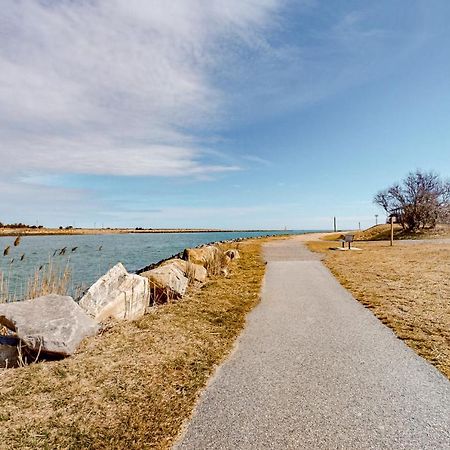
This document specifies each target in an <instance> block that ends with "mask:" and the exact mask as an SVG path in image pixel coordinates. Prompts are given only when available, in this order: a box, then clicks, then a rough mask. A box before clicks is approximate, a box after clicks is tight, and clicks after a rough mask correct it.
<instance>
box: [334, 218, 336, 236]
mask: <svg viewBox="0 0 450 450" xmlns="http://www.w3.org/2000/svg"><path fill="white" fill-rule="evenodd" d="M336 231H337V229H336V217H334V232H335V233H336Z"/></svg>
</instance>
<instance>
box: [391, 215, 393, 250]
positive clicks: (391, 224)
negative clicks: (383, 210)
mask: <svg viewBox="0 0 450 450" xmlns="http://www.w3.org/2000/svg"><path fill="white" fill-rule="evenodd" d="M393 245H394V217H393V216H391V247H392V246H393Z"/></svg>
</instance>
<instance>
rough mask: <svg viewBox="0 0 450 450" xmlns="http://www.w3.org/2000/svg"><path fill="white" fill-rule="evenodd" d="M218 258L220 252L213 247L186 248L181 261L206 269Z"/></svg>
mask: <svg viewBox="0 0 450 450" xmlns="http://www.w3.org/2000/svg"><path fill="white" fill-rule="evenodd" d="M219 256H220V250H219V248H218V247H216V246H215V245H205V246H204V247H199V248H187V249H186V250H185V251H184V255H183V259H185V260H186V261H190V262H191V263H193V264H199V265H201V266H203V267H207V266H208V264H210V263H211V262H212V261H214V260H215V259H217V258H218V257H219Z"/></svg>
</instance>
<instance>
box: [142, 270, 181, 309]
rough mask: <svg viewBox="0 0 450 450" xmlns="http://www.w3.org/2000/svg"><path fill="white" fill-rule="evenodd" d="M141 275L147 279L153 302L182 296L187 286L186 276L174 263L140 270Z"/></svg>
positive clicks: (162, 301) (163, 301) (161, 301)
mask: <svg viewBox="0 0 450 450" xmlns="http://www.w3.org/2000/svg"><path fill="white" fill-rule="evenodd" d="M141 276H142V277H145V278H147V279H148V280H149V284H150V292H151V297H152V303H153V304H156V303H165V302H167V301H169V300H173V299H178V298H180V297H182V296H183V295H184V294H185V292H186V289H187V286H188V278H187V277H186V276H185V274H184V272H183V271H182V270H181V269H180V267H179V266H178V265H177V264H176V263H167V264H165V265H162V266H159V267H156V268H155V269H152V270H148V271H147V272H142V273H141Z"/></svg>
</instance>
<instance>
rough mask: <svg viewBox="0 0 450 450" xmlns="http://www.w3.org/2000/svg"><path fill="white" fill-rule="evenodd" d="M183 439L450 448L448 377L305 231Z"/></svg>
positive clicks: (195, 447)
mask: <svg viewBox="0 0 450 450" xmlns="http://www.w3.org/2000/svg"><path fill="white" fill-rule="evenodd" d="M265 257H266V260H267V271H266V277H265V283H264V288H263V294H262V300H261V303H260V304H259V305H258V306H257V307H256V308H255V309H254V310H253V311H252V313H251V314H250V315H249V318H248V322H247V325H246V328H245V330H244V332H243V334H242V335H241V337H240V339H239V341H238V344H237V346H236V348H235V350H234V352H233V353H232V355H231V356H230V357H229V359H228V360H227V361H226V362H225V363H224V364H223V365H222V366H221V367H220V368H219V369H218V371H217V373H216V375H215V376H214V377H213V379H212V380H211V382H210V383H209V385H208V387H207V388H206V389H205V391H204V392H203V394H202V396H201V398H200V400H199V403H198V405H197V408H196V410H195V412H194V415H193V417H192V419H191V420H190V421H189V423H188V424H187V427H186V428H185V430H184V433H183V435H182V436H181V438H180V440H179V441H178V444H176V446H175V448H177V449H180V450H181V449H192V450H203V449H208V450H213V449H258V450H262V449H346V450H350V449H389V450H394V449H450V382H449V381H448V380H447V379H446V378H445V377H444V376H443V375H442V374H440V373H439V372H438V371H437V370H436V369H435V368H434V367H433V366H431V365H430V364H428V363H427V362H426V361H425V360H423V359H422V358H420V357H419V356H417V355H416V354H415V353H414V352H413V351H412V350H411V349H409V348H408V347H407V346H406V345H405V344H404V343H403V342H402V341H401V340H399V339H398V338H396V336H395V335H394V334H393V333H392V332H391V331H390V330H389V329H388V328H387V327H385V326H384V325H383V324H382V323H381V322H380V321H379V320H378V319H376V318H375V317H374V316H373V315H372V313H371V312H370V311H369V310H367V309H365V308H364V307H363V306H362V305H361V304H360V303H358V302H357V301H356V300H355V299H354V298H353V297H352V296H351V295H350V294H349V293H348V292H347V291H346V290H345V289H344V288H342V287H341V285H340V284H339V283H338V282H337V281H336V280H335V279H334V277H333V276H332V275H331V274H330V272H329V271H328V270H327V269H326V268H325V267H324V266H323V264H322V263H321V262H320V260H319V259H318V257H317V256H316V255H314V254H312V253H310V252H309V251H308V250H307V249H306V248H305V247H304V244H302V242H300V241H299V240H296V239H292V240H287V241H278V242H274V243H271V244H268V245H266V247H265Z"/></svg>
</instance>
